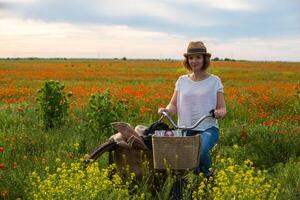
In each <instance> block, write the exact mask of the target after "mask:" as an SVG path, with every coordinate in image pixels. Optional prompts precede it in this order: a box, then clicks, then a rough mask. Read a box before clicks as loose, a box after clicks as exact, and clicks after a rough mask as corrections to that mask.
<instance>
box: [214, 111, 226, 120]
mask: <svg viewBox="0 0 300 200" xmlns="http://www.w3.org/2000/svg"><path fill="white" fill-rule="evenodd" d="M214 114H215V118H216V119H221V118H223V117H225V115H226V109H222V108H221V109H216V110H215V112H214Z"/></svg>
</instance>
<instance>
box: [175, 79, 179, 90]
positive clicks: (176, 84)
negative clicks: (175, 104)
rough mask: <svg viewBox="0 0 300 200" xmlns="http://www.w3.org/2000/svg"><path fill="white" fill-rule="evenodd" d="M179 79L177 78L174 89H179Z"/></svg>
mask: <svg viewBox="0 0 300 200" xmlns="http://www.w3.org/2000/svg"><path fill="white" fill-rule="evenodd" d="M179 80H180V78H179V79H177V81H176V83H175V91H179Z"/></svg>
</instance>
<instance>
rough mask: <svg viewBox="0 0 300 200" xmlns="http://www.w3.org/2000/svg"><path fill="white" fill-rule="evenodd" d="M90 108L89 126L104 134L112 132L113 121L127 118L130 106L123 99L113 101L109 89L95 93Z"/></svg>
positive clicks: (90, 100)
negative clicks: (101, 92)
mask: <svg viewBox="0 0 300 200" xmlns="http://www.w3.org/2000/svg"><path fill="white" fill-rule="evenodd" d="M89 108H90V109H89V110H90V111H89V112H88V114H87V116H88V118H89V127H90V128H91V129H92V131H94V132H101V133H104V134H109V133H111V132H112V127H111V125H110V123H111V122H114V121H122V120H126V116H127V115H128V106H127V105H126V104H125V103H124V102H123V101H117V102H116V103H113V100H112V96H111V95H110V93H109V91H108V90H107V91H105V93H104V94H93V95H92V96H91V97H90V99H89Z"/></svg>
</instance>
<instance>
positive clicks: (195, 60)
mask: <svg viewBox="0 0 300 200" xmlns="http://www.w3.org/2000/svg"><path fill="white" fill-rule="evenodd" d="M188 62H189V65H190V66H191V68H192V70H193V71H197V70H201V68H202V66H203V63H204V56H203V55H202V54H195V55H189V56H188Z"/></svg>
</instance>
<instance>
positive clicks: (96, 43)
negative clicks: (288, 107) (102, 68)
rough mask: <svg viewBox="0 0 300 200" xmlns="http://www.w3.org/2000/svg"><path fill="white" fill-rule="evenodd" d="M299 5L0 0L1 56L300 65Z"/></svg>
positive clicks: (230, 0)
mask: <svg viewBox="0 0 300 200" xmlns="http://www.w3.org/2000/svg"><path fill="white" fill-rule="evenodd" d="M299 10H300V0H286V1H279V0H106V1H105V0H85V1H84V0H0V57H1V58H6V57H68V58H71V57H76V58H122V57H127V58H156V59H166V58H171V59H182V58H183V53H185V52H186V50H187V45H188V43H189V42H190V41H203V42H204V44H205V45H206V47H207V50H208V52H210V53H211V54H212V58H214V57H219V58H232V59H238V60H239V59H243V60H260V61H300V11H299Z"/></svg>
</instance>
